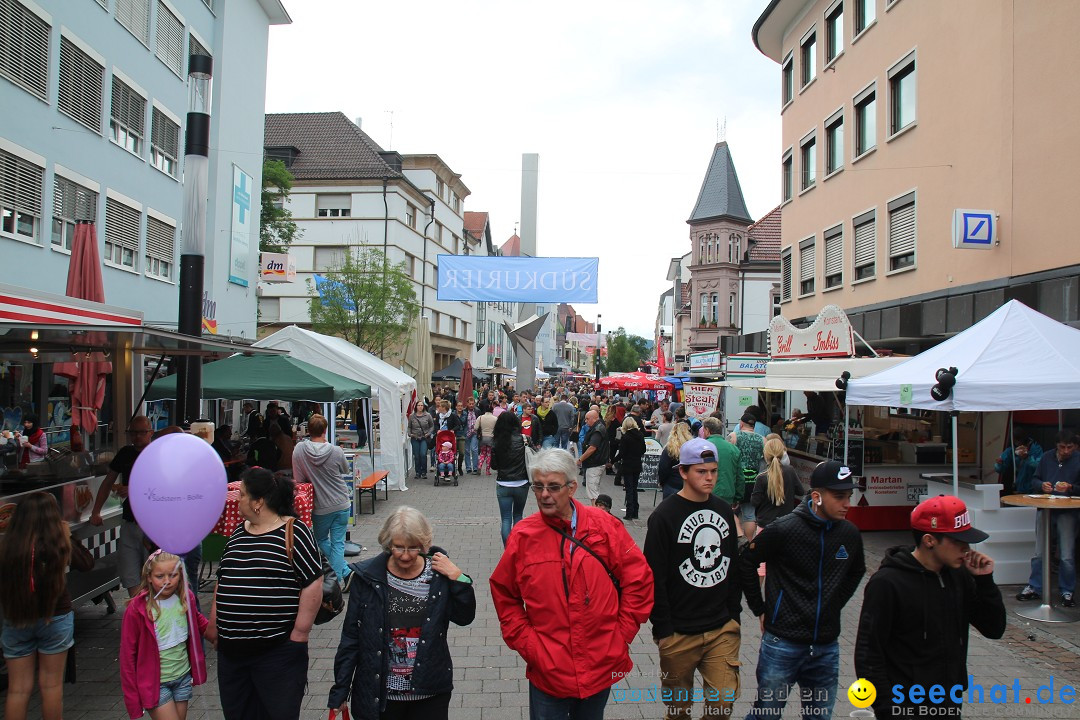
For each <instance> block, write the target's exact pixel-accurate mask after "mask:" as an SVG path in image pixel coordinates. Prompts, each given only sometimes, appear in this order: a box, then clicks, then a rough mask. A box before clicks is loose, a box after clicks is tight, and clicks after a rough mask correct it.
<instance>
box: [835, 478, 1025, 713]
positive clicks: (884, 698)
mask: <svg viewBox="0 0 1080 720" xmlns="http://www.w3.org/2000/svg"><path fill="white" fill-rule="evenodd" d="M911 528H912V533H913V536H914V539H915V547H914V549H909V548H908V547H907V546H902V547H894V548H891V549H890V550H888V551H886V553H885V559H884V560H882V562H881V568H880V569H878V571H877V572H876V573H874V575H873V576H872V577H871V578H870V580H869V581H868V582H867V583H866V590H865V592H864V594H863V605H862V616H861V617H860V618H859V634H858V637H857V638H856V640H855V673H856V674H857V675H858V676H859V677H860V678H865V679H867V680H869V681H870V682H872V683H873V684H874V687H875V688H876V689H877V700H875V701H874V714H875V715H876V717H878V718H893V717H916V716H918V715H919V714H920V707H919V706H920V705H927V704H930V703H931V702H932V701H931V700H929V699H927V698H924V699H923V702H922V703H915V702H913V701H912V700H911V696H910V694H909V693H908V690H909V689H910V688H911V687H912V686H913V685H922V687H923V688H927V689H929V688H930V687H931V686H934V685H940V686H942V688H944V696H943V698H942V699H941V702H940V703H934V705H933V707H934V709H935V710H936V711H938V712H940V714H947V715H948V716H949V717H951V718H958V717H960V708H961V703H962V701H963V694H964V692H963V691H964V690H966V688H967V682H968V673H967V648H968V626H969V625H973V626H975V629H976V630H978V631H979V632H980V633H982V634H983V636H984V637H987V638H991V639H994V640H996V639H997V638H1000V637H1001V636H1002V635H1003V634H1004V633H1005V605H1004V603H1003V602H1002V600H1001V591H1000V590H998V587H997V585H995V584H994V575H993V572H994V561H993V560H992V559H991V558H990V557H989V556H987V555H983V554H982V553H980V552H976V551H974V550H972V549H971V543H979V542H982V541H983V540H985V539H986V538H987V537H989V536H988V535H987V534H986V533H984V532H983V531H982V530H977V529H975V528H973V527H972V526H971V516H970V514H969V513H968V509H967V506H965V505H964V503H963V501H961V500H960V499H959V498H955V497H952V496H950V495H939V496H937V497H934V498H930V499H929V500H926V501H924V502H922V503H921V504H920V505H919V506H918V507H916V508H915V509H914V510H913V511H912V513H911ZM895 685H900V686H902V688H903V694H904V698H905V702H903V703H898V704H897V705H896V706H895V707H894V703H893V700H894V697H893V695H894V693H893V691H892V688H893V686H895ZM946 708H947V710H945V709H946ZM921 709H922V710H923V711H925V710H926V707H922V708H921Z"/></svg>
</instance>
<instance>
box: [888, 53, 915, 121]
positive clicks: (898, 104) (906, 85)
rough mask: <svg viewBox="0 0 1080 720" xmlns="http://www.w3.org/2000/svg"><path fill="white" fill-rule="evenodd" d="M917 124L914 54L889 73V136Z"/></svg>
mask: <svg viewBox="0 0 1080 720" xmlns="http://www.w3.org/2000/svg"><path fill="white" fill-rule="evenodd" d="M913 122H915V55H914V53H912V54H911V55H909V56H908V57H906V58H904V59H903V60H901V61H900V62H899V63H897V64H896V65H895V66H893V69H892V70H890V71H889V134H890V135H895V134H896V133H898V132H900V131H901V130H903V129H904V128H906V127H907V126H909V125H911V124H912V123H913Z"/></svg>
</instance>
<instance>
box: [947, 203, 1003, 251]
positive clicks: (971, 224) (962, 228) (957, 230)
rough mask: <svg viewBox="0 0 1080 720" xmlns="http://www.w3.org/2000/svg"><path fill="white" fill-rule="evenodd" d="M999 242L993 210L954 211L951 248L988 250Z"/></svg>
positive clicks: (995, 215) (995, 214)
mask: <svg viewBox="0 0 1080 720" xmlns="http://www.w3.org/2000/svg"><path fill="white" fill-rule="evenodd" d="M998 242H999V238H998V232H997V213H995V212H994V211H993V210H954V211H953V247H955V248H976V249H979V250H989V249H991V248H993V247H994V246H995V245H997V244H998Z"/></svg>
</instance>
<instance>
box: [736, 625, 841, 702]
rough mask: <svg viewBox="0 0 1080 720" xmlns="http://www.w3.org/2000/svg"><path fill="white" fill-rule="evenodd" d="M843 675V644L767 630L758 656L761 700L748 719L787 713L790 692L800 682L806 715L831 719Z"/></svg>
mask: <svg viewBox="0 0 1080 720" xmlns="http://www.w3.org/2000/svg"><path fill="white" fill-rule="evenodd" d="M839 675H840V646H839V644H838V643H837V642H835V641H834V642H831V643H827V644H822V645H806V644H804V643H797V642H791V641H790V640H785V639H784V638H782V637H778V636H776V635H773V634H772V633H771V632H768V631H766V632H765V634H764V635H763V636H762V638H761V653H760V654H759V655H758V665H757V684H758V690H757V699H755V700H754V707H753V708H751V709H750V712H749V713H748V714H747V715H746V720H753V718H777V717H780V716H781V715H783V712H784V706H785V705H787V698H788V692H790V691H791V686H792V685H794V684H795V683H798V684H799V695H800V696H801V698H802V707H803V717H804V718H830V717H832V711H833V705H835V704H836V687H837V682H838V679H839Z"/></svg>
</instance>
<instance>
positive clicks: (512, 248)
mask: <svg viewBox="0 0 1080 720" xmlns="http://www.w3.org/2000/svg"><path fill="white" fill-rule="evenodd" d="M502 254H503V256H505V257H518V256H519V255H521V237H520V236H519V235H518V234H517V233H514V234H513V235H511V236H510V239H509V240H507V241H506V242H504V243H503V246H502Z"/></svg>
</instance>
